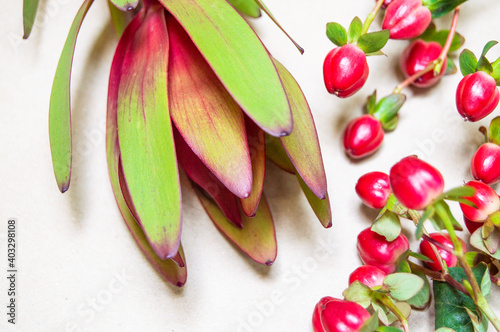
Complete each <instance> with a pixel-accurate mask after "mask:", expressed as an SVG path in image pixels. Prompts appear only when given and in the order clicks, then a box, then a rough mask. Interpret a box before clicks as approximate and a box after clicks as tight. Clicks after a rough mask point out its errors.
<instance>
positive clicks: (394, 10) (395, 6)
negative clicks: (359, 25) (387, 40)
mask: <svg viewBox="0 0 500 332" xmlns="http://www.w3.org/2000/svg"><path fill="white" fill-rule="evenodd" d="M431 16H432V15H431V11H430V10H429V9H428V8H427V7H424V6H423V5H422V0H394V1H392V2H391V3H390V4H389V6H388V7H387V10H386V11H385V16H384V21H383V22H382V29H389V30H390V32H391V38H392V39H412V38H415V37H418V36H420V35H421V34H422V33H423V32H424V31H425V29H427V27H428V26H429V23H431V19H432V17H431Z"/></svg>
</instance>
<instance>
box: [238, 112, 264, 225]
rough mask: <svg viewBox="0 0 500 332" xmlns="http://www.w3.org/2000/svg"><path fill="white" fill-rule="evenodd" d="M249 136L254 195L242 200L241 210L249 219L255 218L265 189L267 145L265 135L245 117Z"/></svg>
mask: <svg viewBox="0 0 500 332" xmlns="http://www.w3.org/2000/svg"><path fill="white" fill-rule="evenodd" d="M245 124H246V129H247V136H248V147H249V149H250V159H251V160H252V174H253V181H252V193H251V194H250V196H249V197H247V198H245V199H240V202H241V208H242V210H243V213H245V215H246V216H247V217H253V216H255V213H256V212H257V208H258V206H259V202H260V197H261V196H262V189H263V188H264V176H265V173H266V144H265V133H264V131H263V130H262V129H260V128H259V127H258V126H257V125H256V124H255V123H254V122H253V121H252V120H250V119H249V118H248V117H245Z"/></svg>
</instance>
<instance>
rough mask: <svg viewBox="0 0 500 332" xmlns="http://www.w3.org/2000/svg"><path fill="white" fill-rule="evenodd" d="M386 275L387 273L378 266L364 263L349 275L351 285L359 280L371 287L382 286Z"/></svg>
mask: <svg viewBox="0 0 500 332" xmlns="http://www.w3.org/2000/svg"><path fill="white" fill-rule="evenodd" d="M386 276H387V274H386V273H385V272H384V271H382V270H381V269H379V268H378V267H375V266H372V265H362V266H360V267H358V268H357V269H356V270H354V271H353V272H352V273H351V274H350V275H349V285H350V284H352V283H353V282H355V281H359V282H360V283H362V284H364V285H366V286H368V287H370V288H372V287H375V286H382V285H383V283H384V278H385V277H386Z"/></svg>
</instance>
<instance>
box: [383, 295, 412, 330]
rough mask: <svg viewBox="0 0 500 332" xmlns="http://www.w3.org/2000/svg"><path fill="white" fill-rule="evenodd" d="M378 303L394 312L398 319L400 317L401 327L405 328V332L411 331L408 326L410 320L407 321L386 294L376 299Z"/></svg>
mask: <svg viewBox="0 0 500 332" xmlns="http://www.w3.org/2000/svg"><path fill="white" fill-rule="evenodd" d="M376 298H377V300H378V301H380V302H381V303H382V304H383V305H385V306H386V307H387V308H388V309H389V310H390V311H392V312H393V313H394V314H395V315H396V317H398V319H399V321H400V322H401V325H402V326H403V330H404V331H405V332H409V331H410V326H409V325H408V320H407V319H406V317H405V315H403V313H402V312H401V311H400V310H399V309H398V307H396V305H395V304H394V302H392V300H391V299H390V298H389V296H387V295H386V294H378V296H377V297H376Z"/></svg>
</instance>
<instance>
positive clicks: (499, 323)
mask: <svg viewBox="0 0 500 332" xmlns="http://www.w3.org/2000/svg"><path fill="white" fill-rule="evenodd" d="M476 305H477V307H478V308H479V310H481V312H482V313H483V314H484V315H485V316H486V318H488V320H489V321H490V322H491V324H493V326H494V327H495V329H496V330H497V331H500V320H498V318H497V316H496V315H495V313H494V312H493V310H491V307H490V305H489V304H488V301H486V299H485V298H484V297H483V295H482V294H481V297H480V298H479V299H478V300H477V302H476Z"/></svg>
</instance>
